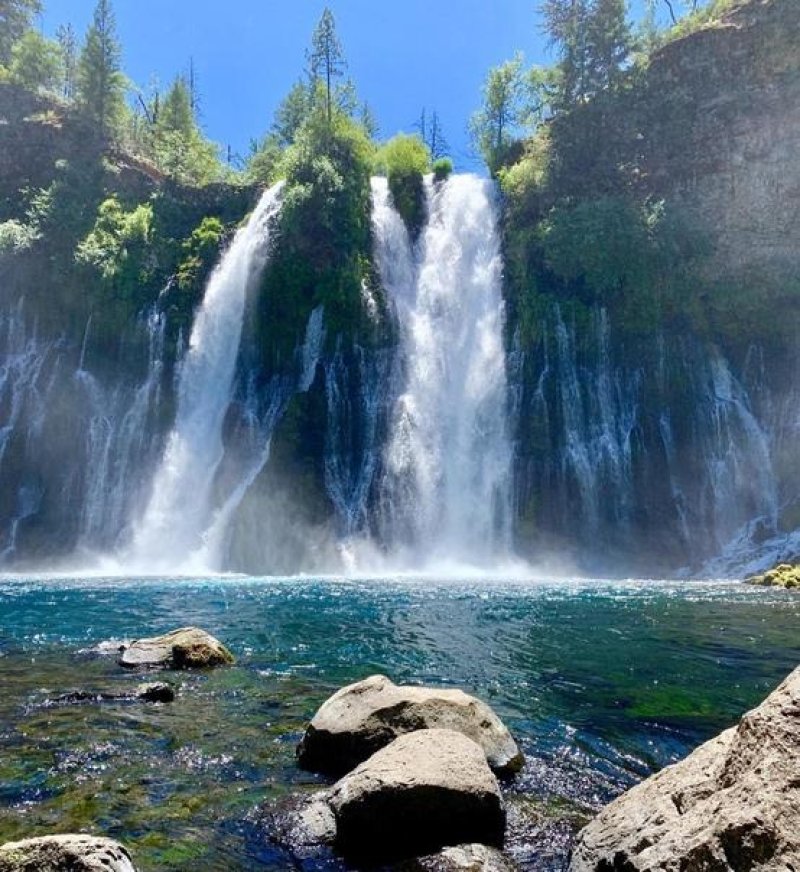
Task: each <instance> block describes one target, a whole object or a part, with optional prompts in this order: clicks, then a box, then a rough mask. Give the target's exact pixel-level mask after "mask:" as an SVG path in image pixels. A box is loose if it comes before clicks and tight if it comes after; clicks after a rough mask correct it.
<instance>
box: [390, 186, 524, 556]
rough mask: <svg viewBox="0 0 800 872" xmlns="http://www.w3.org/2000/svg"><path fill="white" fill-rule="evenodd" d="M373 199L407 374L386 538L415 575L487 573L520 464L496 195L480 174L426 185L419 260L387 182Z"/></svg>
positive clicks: (504, 538)
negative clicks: (510, 414) (440, 566)
mask: <svg viewBox="0 0 800 872" xmlns="http://www.w3.org/2000/svg"><path fill="white" fill-rule="evenodd" d="M373 191H374V202H375V207H374V209H375V217H374V219H373V220H374V223H375V225H376V243H377V249H378V250H377V260H378V265H379V269H380V271H381V276H382V278H383V281H384V285H385V287H386V289H387V291H388V292H389V294H390V296H391V297H392V299H393V301H394V304H395V307H396V311H397V315H398V319H399V323H400V341H401V349H400V354H401V363H402V367H403V387H402V390H401V393H400V396H399V397H398V399H397V401H396V404H395V408H394V413H393V419H392V426H391V429H390V437H389V443H388V445H387V446H386V449H385V457H384V463H385V466H386V473H385V475H386V480H385V482H384V494H383V499H382V505H383V507H384V511H385V513H386V516H387V517H386V528H387V530H386V535H387V538H389V539H390V547H391V548H393V549H394V550H395V551H396V552H397V554H398V557H399V560H400V562H401V563H406V564H408V563H409V562H410V563H411V565H412V567H413V568H419V567H420V566H432V565H435V564H437V563H441V562H462V563H470V564H475V565H484V566H486V565H489V564H491V563H492V561H494V560H496V559H497V558H498V557H502V556H504V555H506V554H507V549H508V543H509V539H508V520H509V478H510V462H511V446H510V442H509V437H508V433H507V408H506V406H507V394H506V368H505V353H504V348H503V338H502V328H503V304H502V295H501V276H502V263H501V255H500V241H499V235H498V231H497V215H496V206H495V192H494V188H493V185H492V183H491V182H489V181H487V180H484V179H480V178H478V177H476V176H471V175H462V176H453V177H451V178H450V179H448V180H447V181H446V182H434V181H433V179H431V178H428V179H426V199H427V210H428V222H427V225H426V227H425V230H424V231H423V234H422V237H421V239H420V240H419V243H418V246H417V249H416V251H415V250H413V249H412V246H411V244H410V242H409V240H408V234H407V233H405V229H404V228H401V226H400V223H399V222H400V219H399V216H397V215H396V213H394V210H391V209H390V206H389V199H388V192H387V191H386V189H385V183H383V182H379V181H376V182H375V183H374V186H373ZM411 555H413V557H412V556H411Z"/></svg>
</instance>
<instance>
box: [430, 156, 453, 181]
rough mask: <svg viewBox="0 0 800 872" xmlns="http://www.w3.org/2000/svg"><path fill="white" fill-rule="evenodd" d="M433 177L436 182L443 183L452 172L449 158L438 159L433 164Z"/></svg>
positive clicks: (451, 163) (451, 162)
mask: <svg viewBox="0 0 800 872" xmlns="http://www.w3.org/2000/svg"><path fill="white" fill-rule="evenodd" d="M432 169H433V177H434V179H436V181H437V182H443V181H444V180H445V179H447V178H448V177H449V176H450V175H451V174H452V172H453V161H451V160H450V158H449V157H440V158H439V160H435V161H434V162H433V167H432Z"/></svg>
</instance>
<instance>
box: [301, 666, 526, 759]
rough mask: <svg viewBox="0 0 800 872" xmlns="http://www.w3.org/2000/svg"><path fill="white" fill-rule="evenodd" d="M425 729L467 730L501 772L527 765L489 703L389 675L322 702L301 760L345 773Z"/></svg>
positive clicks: (308, 731)
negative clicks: (401, 682) (394, 680)
mask: <svg viewBox="0 0 800 872" xmlns="http://www.w3.org/2000/svg"><path fill="white" fill-rule="evenodd" d="M423 729H448V730H455V731H457V732H459V733H463V734H464V735H465V736H467V737H469V738H470V739H472V740H473V741H474V742H477V743H478V745H480V746H481V748H483V751H484V754H485V755H486V759H487V761H488V763H489V766H491V768H492V769H493V770H494V771H495V772H496V773H497V774H499V775H506V774H509V773H513V772H516V771H518V770H519V769H521V768H522V764H523V762H524V760H523V757H522V754H521V753H520V750H519V748H518V747H517V744H516V742H515V741H514V739H513V738H512V737H511V734H510V733H509V731H508V730H507V729H506V727H505V725H504V724H503V722H502V721H501V720H500V719H499V718H498V717H497V715H496V714H495V713H494V712H493V711H492V710H491V708H489V706H488V705H486V703H483V702H481V701H480V700H478V699H476V698H475V697H473V696H469V695H468V694H466V693H464V692H463V691H461V690H441V689H438V688H427V687H408V686H401V685H396V684H393V683H392V682H391V681H390V680H389V679H388V678H386V676H384V675H373V676H371V677H370V678H366V679H364V681H359V682H357V683H356V684H351V685H349V686H348V687H344V688H342V689H341V690H340V691H338V693H335V694H334V695H333V696H332V697H331V698H330V699H329V700H327V702H325V703H324V704H323V705H322V706H321V708H320V709H319V711H318V712H317V713H316V714H315V715H314V718H313V719H312V721H311V723H310V724H309V726H308V728H307V729H306V732H305V735H304V736H303V739H302V740H301V742H300V745H299V746H298V749H297V756H298V762H299V763H300V765H301V766H302V767H303V768H305V769H309V770H311V771H314V772H325V773H327V774H331V775H342V774H344V773H345V772H349V771H350V770H351V769H352V768H353V767H354V766H357V765H358V764H359V763H362V762H363V761H364V760H366V759H367V758H368V757H369V756H370V755H371V754H374V753H375V751H377V750H379V749H380V748H383V747H385V746H386V745H388V744H389V743H390V742H391V741H393V740H394V739H396V738H397V737H398V736H401V735H404V734H406V733H410V732H413V731H415V730H423Z"/></svg>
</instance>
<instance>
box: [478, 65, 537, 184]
mask: <svg viewBox="0 0 800 872" xmlns="http://www.w3.org/2000/svg"><path fill="white" fill-rule="evenodd" d="M522 66H523V62H522V55H520V54H517V55H516V56H515V57H514V58H513V59H512V60H510V61H506V62H505V63H504V64H501V65H500V66H499V67H494V68H493V69H491V70H489V75H488V77H487V79H486V83H485V85H484V86H483V108H482V109H480V110H479V111H478V112H476V113H475V115H473V117H472V119H471V122H470V128H471V132H472V137H473V140H474V142H475V144H476V145H477V148H478V151H479V152H480V153H481V154H482V155H483V158H484V160H485V161H486V164H487V166H488V167H489V170H490V171H491V172H492V173H493V174H494V173H496V172H497V171H498V170H499V169H500V167H501V166H502V165H503V161H504V159H505V157H506V155H507V153H508V149H509V147H510V145H511V143H512V142H513V134H514V131H515V128H517V126H518V125H519V124H520V122H521V120H522V116H523V114H524V112H525V108H524V103H523V99H524V96H525V83H524V80H523V69H522Z"/></svg>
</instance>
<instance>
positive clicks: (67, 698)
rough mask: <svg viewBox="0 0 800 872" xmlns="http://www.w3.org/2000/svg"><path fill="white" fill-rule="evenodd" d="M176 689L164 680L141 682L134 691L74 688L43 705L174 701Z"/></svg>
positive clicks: (47, 706)
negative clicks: (117, 691)
mask: <svg viewBox="0 0 800 872" xmlns="http://www.w3.org/2000/svg"><path fill="white" fill-rule="evenodd" d="M174 699H175V691H174V690H173V689H172V687H170V685H168V684H167V683H166V682H164V681H150V682H146V683H145V684H140V685H139V686H138V687H137V688H136V689H135V690H134V691H123V692H119V693H116V692H108V691H96V690H73V691H71V692H70V693H62V694H60V695H59V696H51V697H48V698H47V699H46V700H45V701H44V703H42V705H43V706H44V707H45V708H49V707H50V706H59V705H78V704H80V703H83V702H87V703H100V702H134V701H136V700H142V701H143V702H172V701H173V700H174Z"/></svg>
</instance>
